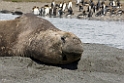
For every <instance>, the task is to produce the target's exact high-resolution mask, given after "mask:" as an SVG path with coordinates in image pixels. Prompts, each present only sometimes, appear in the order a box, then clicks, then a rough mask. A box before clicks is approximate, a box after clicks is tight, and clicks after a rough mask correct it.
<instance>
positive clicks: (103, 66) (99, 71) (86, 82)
mask: <svg viewBox="0 0 124 83" xmlns="http://www.w3.org/2000/svg"><path fill="white" fill-rule="evenodd" d="M44 4H48V3H40V2H35V3H34V2H26V3H25V2H20V3H13V2H4V1H0V9H6V10H11V11H15V10H18V11H22V12H24V13H29V12H31V9H32V7H33V6H35V5H37V6H39V7H41V6H43V5H44ZM74 11H77V10H76V7H75V10H74ZM78 13H80V12H78V11H77V14H74V15H78ZM99 18H100V17H99ZM103 18H104V17H103ZM116 18H118V17H115V19H116ZM100 19H101V18H100ZM108 19H109V20H110V17H108ZM0 83H124V50H122V49H117V48H113V47H108V46H105V45H100V44H84V53H83V54H82V58H81V60H80V61H79V63H78V64H76V63H73V64H68V65H60V66H52V65H45V64H41V63H38V62H36V61H32V60H31V59H30V58H26V57H0Z"/></svg>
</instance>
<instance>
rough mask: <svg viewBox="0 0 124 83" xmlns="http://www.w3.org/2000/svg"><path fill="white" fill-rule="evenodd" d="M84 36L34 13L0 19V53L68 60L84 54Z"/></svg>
mask: <svg viewBox="0 0 124 83" xmlns="http://www.w3.org/2000/svg"><path fill="white" fill-rule="evenodd" d="M82 53H83V47H82V42H81V40H80V39H79V38H78V37H77V36H76V35H74V34H73V33H70V32H65V31H62V30H60V29H58V28H56V27H55V26H54V25H53V24H51V23H50V22H49V21H47V20H45V19H42V18H39V17H37V16H35V15H32V14H24V15H21V16H20V17H17V18H15V19H14V20H7V21H0V56H24V57H33V58H34V59H37V60H39V61H41V62H43V63H48V64H55V65H56V64H68V63H72V62H74V61H77V60H79V59H80V58H81V55H82Z"/></svg>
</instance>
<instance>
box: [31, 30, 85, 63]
mask: <svg viewBox="0 0 124 83" xmlns="http://www.w3.org/2000/svg"><path fill="white" fill-rule="evenodd" d="M31 45H32V47H30V48H31V49H32V51H33V52H32V54H33V55H32V57H33V58H35V59H38V60H40V61H42V62H44V63H50V64H68V63H72V62H75V61H78V60H79V59H80V58H81V55H82V53H83V48H82V42H81V41H80V39H79V38H78V37H77V36H76V35H74V34H73V33H70V32H64V31H52V30H46V31H44V32H40V33H39V34H38V35H37V37H36V38H35V42H32V44H31ZM33 45H34V46H33ZM34 47H35V48H34Z"/></svg>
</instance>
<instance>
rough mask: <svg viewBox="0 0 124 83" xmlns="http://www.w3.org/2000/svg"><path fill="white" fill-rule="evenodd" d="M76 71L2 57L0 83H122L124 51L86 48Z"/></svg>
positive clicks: (71, 66)
mask: <svg viewBox="0 0 124 83" xmlns="http://www.w3.org/2000/svg"><path fill="white" fill-rule="evenodd" d="M67 67H68V68H67ZM73 68H76V65H75V64H71V65H66V66H65V68H62V67H58V66H51V65H45V64H40V63H37V62H35V61H32V60H31V59H30V58H26V57H0V83H41V82H42V83H123V82H124V79H123V78H124V50H121V49H117V48H113V47H108V46H105V45H100V44H84V53H83V55H82V58H81V60H80V61H79V63H78V65H77V69H73Z"/></svg>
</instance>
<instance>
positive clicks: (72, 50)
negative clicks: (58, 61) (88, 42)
mask: <svg viewBox="0 0 124 83" xmlns="http://www.w3.org/2000/svg"><path fill="white" fill-rule="evenodd" d="M61 40H62V41H63V46H62V57H63V61H68V62H73V61H76V60H79V59H80V58H81V55H82V53H83V45H82V42H81V41H80V39H79V38H77V37H61Z"/></svg>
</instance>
